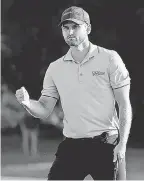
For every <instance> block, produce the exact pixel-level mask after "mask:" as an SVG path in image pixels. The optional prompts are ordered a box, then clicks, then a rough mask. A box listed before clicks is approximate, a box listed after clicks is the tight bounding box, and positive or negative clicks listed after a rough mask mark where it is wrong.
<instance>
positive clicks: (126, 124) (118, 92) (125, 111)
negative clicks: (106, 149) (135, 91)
mask: <svg viewBox="0 0 144 181" xmlns="http://www.w3.org/2000/svg"><path fill="white" fill-rule="evenodd" d="M129 92H130V85H126V86H124V87H121V88H117V89H114V95H115V99H116V101H117V103H118V107H119V122H120V129H119V131H120V144H122V145H126V144H127V140H128V137H129V133H130V128H131V121H132V107H131V103H130V98H129Z"/></svg>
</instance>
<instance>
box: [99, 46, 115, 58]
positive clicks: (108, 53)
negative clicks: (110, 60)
mask: <svg viewBox="0 0 144 181" xmlns="http://www.w3.org/2000/svg"><path fill="white" fill-rule="evenodd" d="M97 47H98V52H99V53H103V54H106V55H108V56H112V55H113V54H115V53H117V52H116V51H115V50H111V49H107V48H104V47H101V46H97Z"/></svg>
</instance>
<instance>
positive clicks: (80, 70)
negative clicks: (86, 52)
mask: <svg viewBox="0 0 144 181" xmlns="http://www.w3.org/2000/svg"><path fill="white" fill-rule="evenodd" d="M78 79H79V83H82V80H83V72H82V64H81V63H78Z"/></svg>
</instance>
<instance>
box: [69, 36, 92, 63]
mask: <svg viewBox="0 0 144 181" xmlns="http://www.w3.org/2000/svg"><path fill="white" fill-rule="evenodd" d="M89 45H90V42H89V40H88V39H85V40H84V41H83V42H82V43H81V44H80V45H78V46H76V47H71V54H72V57H73V58H74V60H76V61H78V62H81V61H82V60H83V59H84V58H85V56H86V55H87V53H88V51H89Z"/></svg>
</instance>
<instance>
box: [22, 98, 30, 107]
mask: <svg viewBox="0 0 144 181" xmlns="http://www.w3.org/2000/svg"><path fill="white" fill-rule="evenodd" d="M22 105H23V106H24V107H27V108H30V99H28V100H25V101H22Z"/></svg>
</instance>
